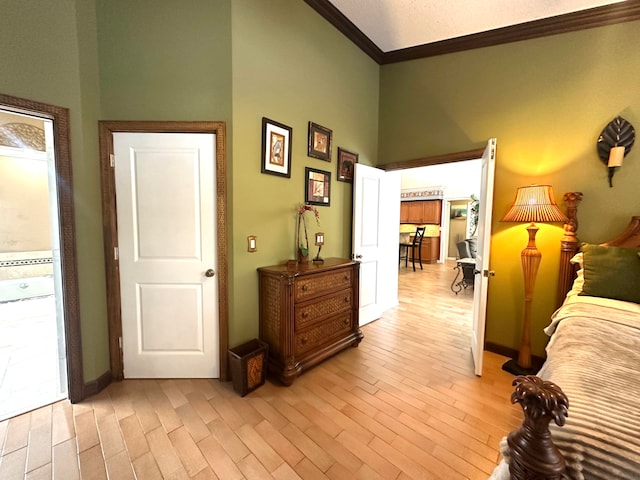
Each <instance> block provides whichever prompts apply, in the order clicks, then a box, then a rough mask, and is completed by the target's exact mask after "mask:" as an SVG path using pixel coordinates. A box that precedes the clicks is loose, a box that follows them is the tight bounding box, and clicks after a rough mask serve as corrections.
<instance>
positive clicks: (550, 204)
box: [502, 185, 568, 222]
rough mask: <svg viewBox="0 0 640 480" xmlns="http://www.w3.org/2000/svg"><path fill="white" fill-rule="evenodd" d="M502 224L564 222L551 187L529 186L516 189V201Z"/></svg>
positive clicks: (565, 218)
mask: <svg viewBox="0 0 640 480" xmlns="http://www.w3.org/2000/svg"><path fill="white" fill-rule="evenodd" d="M502 221H503V222H566V221H568V219H567V217H566V216H565V215H564V214H563V213H562V212H561V211H560V209H559V208H558V205H557V204H556V201H555V199H554V198H553V189H552V188H551V185H529V186H526V187H520V188H518V191H517V193H516V199H515V200H514V201H513V205H511V208H510V209H509V211H508V212H507V213H506V214H505V216H504V217H503V218H502Z"/></svg>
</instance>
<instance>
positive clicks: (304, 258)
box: [298, 248, 309, 263]
mask: <svg viewBox="0 0 640 480" xmlns="http://www.w3.org/2000/svg"><path fill="white" fill-rule="evenodd" d="M308 261H309V254H308V253H307V254H306V255H304V254H303V253H302V249H301V248H298V263H307V262H308Z"/></svg>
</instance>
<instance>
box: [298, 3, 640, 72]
mask: <svg viewBox="0 0 640 480" xmlns="http://www.w3.org/2000/svg"><path fill="white" fill-rule="evenodd" d="M305 1H306V3H308V4H309V5H310V6H311V7H312V8H314V9H315V10H316V11H317V12H318V13H320V14H321V15H322V16H323V17H325V18H326V19H327V20H328V21H329V22H331V23H332V24H333V25H334V26H335V27H336V28H338V30H340V31H341V32H342V33H344V34H345V35H346V36H347V37H349V38H350V39H351V40H352V41H353V42H354V43H355V44H356V45H358V46H359V47H360V48H361V49H362V50H363V51H365V53H367V54H369V55H370V56H371V57H372V58H373V59H374V60H376V61H377V62H378V63H380V64H384V63H393V62H397V61H404V60H410V59H413V58H421V57H426V56H432V55H439V54H442V53H451V52H454V51H460V50H468V49H471V48H478V47H484V46H490V45H497V44H500V43H507V42H511V41H517V40H524V39H528V38H535V37H540V36H546V35H552V34H555V33H563V32H567V31H573V30H580V29H585V28H591V27H596V26H601V25H608V24H612V23H619V22H624V21H631V20H637V19H640V1H638V0H482V1H479V0H305Z"/></svg>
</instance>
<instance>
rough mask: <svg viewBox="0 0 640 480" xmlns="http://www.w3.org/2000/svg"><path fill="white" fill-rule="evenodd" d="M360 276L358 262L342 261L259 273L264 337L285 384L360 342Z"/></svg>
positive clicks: (272, 268) (276, 371)
mask: <svg viewBox="0 0 640 480" xmlns="http://www.w3.org/2000/svg"><path fill="white" fill-rule="evenodd" d="M359 273H360V263H358V262H355V261H353V260H349V259H343V258H327V259H325V261H324V263H305V264H297V265H290V264H287V265H274V266H270V267H262V268H259V269H258V277H259V290H260V338H261V339H262V340H263V341H264V342H266V343H268V344H269V370H270V371H271V372H272V373H274V374H276V375H277V376H278V378H279V380H280V381H281V382H282V383H283V384H285V385H291V384H292V383H293V381H294V380H295V379H296V377H297V376H298V375H300V374H301V373H302V372H304V371H305V370H307V369H309V368H311V367H313V366H314V365H316V364H318V363H319V362H321V361H322V360H324V359H326V358H327V357H329V356H331V355H334V354H335V353H337V352H339V351H341V350H343V349H345V348H347V347H349V346H357V345H358V344H359V343H360V341H361V340H362V338H363V335H362V332H361V331H360V328H359V323H358V320H359V318H358V307H359V288H358V286H359Z"/></svg>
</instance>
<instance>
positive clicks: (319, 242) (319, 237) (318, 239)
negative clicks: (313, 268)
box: [313, 232, 324, 263]
mask: <svg viewBox="0 0 640 480" xmlns="http://www.w3.org/2000/svg"><path fill="white" fill-rule="evenodd" d="M323 245H324V232H316V246H317V247H318V254H317V255H316V256H315V258H314V259H313V261H314V262H316V263H322V262H324V259H323V258H322V257H321V256H320V250H322V246H323Z"/></svg>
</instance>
